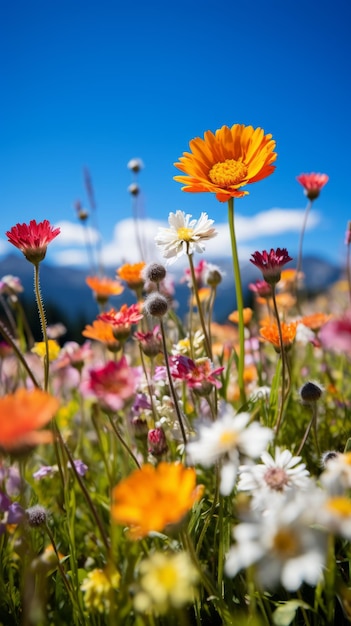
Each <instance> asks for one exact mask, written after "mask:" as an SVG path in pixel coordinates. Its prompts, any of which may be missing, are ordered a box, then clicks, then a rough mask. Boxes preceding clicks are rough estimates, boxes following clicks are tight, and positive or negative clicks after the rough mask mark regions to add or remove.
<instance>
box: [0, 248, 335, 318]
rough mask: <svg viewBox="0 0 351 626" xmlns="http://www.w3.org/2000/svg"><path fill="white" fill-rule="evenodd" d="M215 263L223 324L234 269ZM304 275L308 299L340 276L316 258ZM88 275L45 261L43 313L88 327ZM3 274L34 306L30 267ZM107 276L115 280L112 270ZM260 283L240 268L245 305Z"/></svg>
mask: <svg viewBox="0 0 351 626" xmlns="http://www.w3.org/2000/svg"><path fill="white" fill-rule="evenodd" d="M215 263H216V265H218V266H219V267H220V268H221V270H222V271H223V272H224V277H223V281H222V283H221V284H220V285H219V287H218V295H217V301H216V304H215V312H214V313H215V315H214V316H215V319H216V321H218V322H223V321H225V320H226V319H227V317H228V315H229V313H231V311H233V310H234V309H235V308H236V300H235V288H234V282H233V269H232V262H231V259H229V258H223V259H221V258H218V259H217V260H216V261H215ZM288 267H290V265H289V266H288ZM170 272H171V273H172V275H174V276H175V288H176V296H175V297H176V300H177V301H178V303H179V306H178V314H179V315H180V316H181V317H182V316H183V315H184V314H185V312H186V310H187V306H188V298H189V289H188V287H187V286H186V285H184V283H180V282H179V280H180V278H181V274H182V270H179V269H177V268H176V265H173V266H172V267H171V269H170ZM303 272H304V274H305V290H306V292H307V293H308V294H309V295H315V294H317V293H318V292H321V291H323V290H325V289H326V288H327V287H328V286H329V285H331V284H332V283H333V282H335V281H337V280H338V279H339V278H340V277H341V276H342V270H341V269H340V268H339V267H337V266H335V265H332V264H330V263H329V262H327V261H325V260H323V259H320V258H316V257H305V258H304V259H303ZM88 273H89V272H88V271H87V270H82V269H74V268H68V267H60V266H55V265H49V264H47V263H46V262H45V261H44V262H43V263H42V264H41V266H40V282H41V292H42V296H43V300H44V304H45V308H46V310H47V311H49V309H50V308H55V310H56V311H57V312H61V313H62V318H63V319H64V320H65V321H68V323H79V324H80V326H81V327H84V325H85V324H87V323H91V321H92V320H94V319H95V317H96V315H97V313H98V307H97V304H96V302H95V300H94V297H93V295H92V292H91V289H90V288H89V287H88V286H87V285H86V283H85V278H86V276H87V275H88ZM6 274H12V275H14V276H18V277H19V278H20V279H21V282H22V284H23V287H24V290H25V291H24V294H23V298H22V299H24V300H25V302H26V303H28V302H30V301H32V302H34V292H33V266H32V265H31V264H30V263H29V262H28V261H26V259H25V258H24V257H21V256H17V255H16V254H10V255H8V256H7V257H5V258H3V259H2V260H1V261H0V279H1V277H2V276H4V275H6ZM110 275H111V276H114V271H113V270H111V272H110ZM259 279H261V273H260V272H259V270H258V269H257V268H256V267H254V266H253V265H252V264H251V263H246V264H245V265H243V266H242V283H243V290H244V297H245V300H246V301H247V302H248V301H249V299H250V292H249V291H248V285H249V283H250V282H255V281H256V280H259ZM111 302H112V304H114V303H116V306H120V303H121V302H127V303H128V304H131V303H132V302H133V295H132V294H131V293H130V292H129V290H128V289H126V290H125V292H124V293H123V295H122V296H119V297H118V298H114V299H112V300H111ZM54 321H57V320H54ZM49 322H50V319H49Z"/></svg>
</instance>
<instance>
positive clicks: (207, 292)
mask: <svg viewBox="0 0 351 626" xmlns="http://www.w3.org/2000/svg"><path fill="white" fill-rule="evenodd" d="M198 296H199V300H200V302H201V303H202V304H203V303H205V302H208V300H209V299H210V296H211V289H210V287H200V289H199V290H198ZM191 304H192V306H197V300H196V297H195V295H193V297H192V300H191Z"/></svg>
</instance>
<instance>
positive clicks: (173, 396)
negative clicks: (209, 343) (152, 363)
mask: <svg viewBox="0 0 351 626" xmlns="http://www.w3.org/2000/svg"><path fill="white" fill-rule="evenodd" d="M160 329H161V336H162V345H163V354H164V358H165V364H166V370H167V376H168V384H169V389H170V392H171V396H172V400H173V404H174V408H175V412H176V414H177V419H178V422H179V427H180V430H181V433H182V438H183V442H184V445H186V443H187V439H186V432H185V428H184V424H183V419H182V415H181V412H180V408H179V402H178V397H177V394H176V391H175V388H174V384H173V379H172V374H171V369H170V367H169V360H168V353H167V342H166V334H165V327H164V323H163V320H162V318H160Z"/></svg>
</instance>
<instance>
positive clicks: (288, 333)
mask: <svg viewBox="0 0 351 626" xmlns="http://www.w3.org/2000/svg"><path fill="white" fill-rule="evenodd" d="M280 325H281V329H282V336H283V345H284V347H285V348H289V347H290V346H291V345H292V343H293V341H294V339H295V336H296V327H297V322H291V323H290V324H286V323H285V322H280ZM260 334H261V336H262V337H263V339H265V341H269V342H270V343H272V344H273V346H274V348H275V349H276V350H277V351H279V350H280V341H279V331H278V326H277V324H275V323H274V324H270V325H269V326H262V328H260Z"/></svg>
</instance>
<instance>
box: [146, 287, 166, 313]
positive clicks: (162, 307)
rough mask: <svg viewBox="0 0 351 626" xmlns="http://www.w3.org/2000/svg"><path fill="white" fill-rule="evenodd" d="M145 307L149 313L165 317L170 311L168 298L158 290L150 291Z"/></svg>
mask: <svg viewBox="0 0 351 626" xmlns="http://www.w3.org/2000/svg"><path fill="white" fill-rule="evenodd" d="M144 309H145V311H146V313H147V315H152V316H153V317H163V316H164V315H166V313H167V311H168V302H167V298H165V296H163V295H162V294H160V293H158V292H154V293H150V295H149V296H147V298H146V299H145V302H144Z"/></svg>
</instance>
